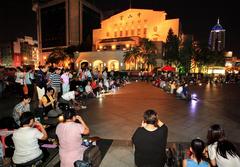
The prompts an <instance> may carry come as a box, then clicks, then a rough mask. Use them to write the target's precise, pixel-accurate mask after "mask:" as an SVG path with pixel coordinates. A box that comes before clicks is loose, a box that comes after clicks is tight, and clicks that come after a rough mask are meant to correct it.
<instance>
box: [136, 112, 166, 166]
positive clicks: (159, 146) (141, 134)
mask: <svg viewBox="0 0 240 167" xmlns="http://www.w3.org/2000/svg"><path fill="white" fill-rule="evenodd" d="M167 134H168V128H167V126H166V125H165V124H163V123H162V122H161V121H160V120H159V119H158V116H157V113H156V112H155V111H154V110H147V111H145V113H144V121H143V122H142V127H139V128H138V129H137V130H136V131H135V133H134V135H133V137H132V142H133V144H134V146H135V153H134V159H135V164H136V166H137V167H164V164H165V163H166V159H167V157H166V152H165V150H166V145H167Z"/></svg>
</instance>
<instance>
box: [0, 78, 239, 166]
mask: <svg viewBox="0 0 240 167" xmlns="http://www.w3.org/2000/svg"><path fill="white" fill-rule="evenodd" d="M191 90H192V92H195V93H196V94H197V95H198V97H199V101H197V102H196V101H192V102H186V101H182V100H177V99H176V98H175V97H174V96H173V95H171V94H167V93H166V92H164V91H162V90H161V89H159V88H156V87H153V86H152V85H150V84H147V83H145V82H132V83H131V84H128V85H126V86H125V87H122V88H120V89H119V90H118V91H116V93H113V94H110V95H106V96H105V97H103V98H100V99H89V100H88V101H87V106H88V109H86V110H83V111H82V112H81V113H80V114H81V115H82V116H83V118H84V119H85V120H86V122H87V124H88V125H89V127H90V130H91V136H99V137H101V138H105V139H114V142H113V144H112V146H111V147H110V149H109V151H108V153H107V154H106V156H105V158H104V159H103V161H102V163H101V166H102V167H111V166H119V167H121V166H122V167H126V166H129V167H131V166H134V164H133V154H132V153H133V151H132V148H131V145H130V144H129V141H130V139H131V136H132V134H133V133H134V131H135V129H136V128H137V127H138V126H139V125H140V123H141V121H142V116H143V112H144V111H145V110H147V109H154V110H156V111H157V112H158V114H159V118H160V119H161V120H162V121H163V122H165V123H166V125H167V126H168V128H169V134H168V141H169V142H190V141H191V140H192V139H193V138H195V137H200V138H202V139H203V140H206V134H207V130H208V127H209V126H210V125H212V124H214V123H218V124H221V125H222V126H223V127H224V129H225V130H226V134H227V137H228V139H230V140H232V141H234V142H239V141H240V135H239V134H240V123H239V120H240V109H239V99H240V88H239V87H237V86H234V85H223V86H211V85H207V86H202V87H193V88H191ZM14 104H16V100H14V99H13V98H10V97H7V98H5V99H1V100H0V117H3V116H6V115H9V113H11V112H12V108H13V106H14Z"/></svg>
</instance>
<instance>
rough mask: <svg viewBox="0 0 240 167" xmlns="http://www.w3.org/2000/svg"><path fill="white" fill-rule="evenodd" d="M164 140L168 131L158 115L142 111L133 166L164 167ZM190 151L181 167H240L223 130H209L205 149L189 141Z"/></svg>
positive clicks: (215, 127)
mask: <svg viewBox="0 0 240 167" xmlns="http://www.w3.org/2000/svg"><path fill="white" fill-rule="evenodd" d="M167 136H168V127H167V125H165V124H164V123H163V122H162V121H160V119H159V118H158V114H157V112H156V111H154V110H147V111H145V113H144V116H143V121H142V124H141V126H140V127H139V128H137V130H136V131H135V132H134V134H133V136H132V142H133V145H134V148H135V152H134V160H135V165H136V166H137V167H164V166H165V164H166V162H167V155H166V151H165V150H166V145H167ZM189 151H190V154H189V156H188V157H187V158H186V159H184V160H183V162H182V166H183V167H210V166H218V167H239V166H240V152H239V150H238V149H237V147H236V146H235V145H234V144H233V143H232V142H230V141H229V140H227V139H226V136H225V133H224V130H223V129H222V127H221V126H220V125H218V124H214V125H212V126H210V128H209V129H208V132H207V145H206V144H205V142H204V141H203V140H202V139H200V138H196V139H193V140H192V141H191V145H190V148H189ZM175 165H176V164H175Z"/></svg>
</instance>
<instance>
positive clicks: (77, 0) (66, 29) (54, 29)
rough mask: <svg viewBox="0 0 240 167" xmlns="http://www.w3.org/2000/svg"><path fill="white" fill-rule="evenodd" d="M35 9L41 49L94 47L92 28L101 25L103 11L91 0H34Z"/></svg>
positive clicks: (86, 48) (44, 50)
mask: <svg viewBox="0 0 240 167" xmlns="http://www.w3.org/2000/svg"><path fill="white" fill-rule="evenodd" d="M32 8H33V10H34V11H35V12H36V13H37V33H38V34H37V36H38V43H39V51H40V52H49V51H51V50H52V49H53V48H65V47H68V46H71V45H82V46H83V49H84V50H91V49H92V30H93V29H96V28H99V27H100V21H101V17H102V13H101V11H100V10H98V9H97V8H96V7H95V6H94V5H92V3H91V1H89V0H33V6H32ZM41 55H43V54H41ZM42 58H43V56H42Z"/></svg>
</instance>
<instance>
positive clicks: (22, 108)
mask: <svg viewBox="0 0 240 167" xmlns="http://www.w3.org/2000/svg"><path fill="white" fill-rule="evenodd" d="M30 102H31V98H30V97H29V96H28V95H24V96H23V98H22V101H21V102H20V103H18V104H17V105H16V106H15V107H14V109H13V114H12V116H13V118H14V120H15V122H16V123H17V124H18V125H20V120H19V118H20V116H21V115H22V113H24V112H28V111H30V104H29V103H30Z"/></svg>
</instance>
